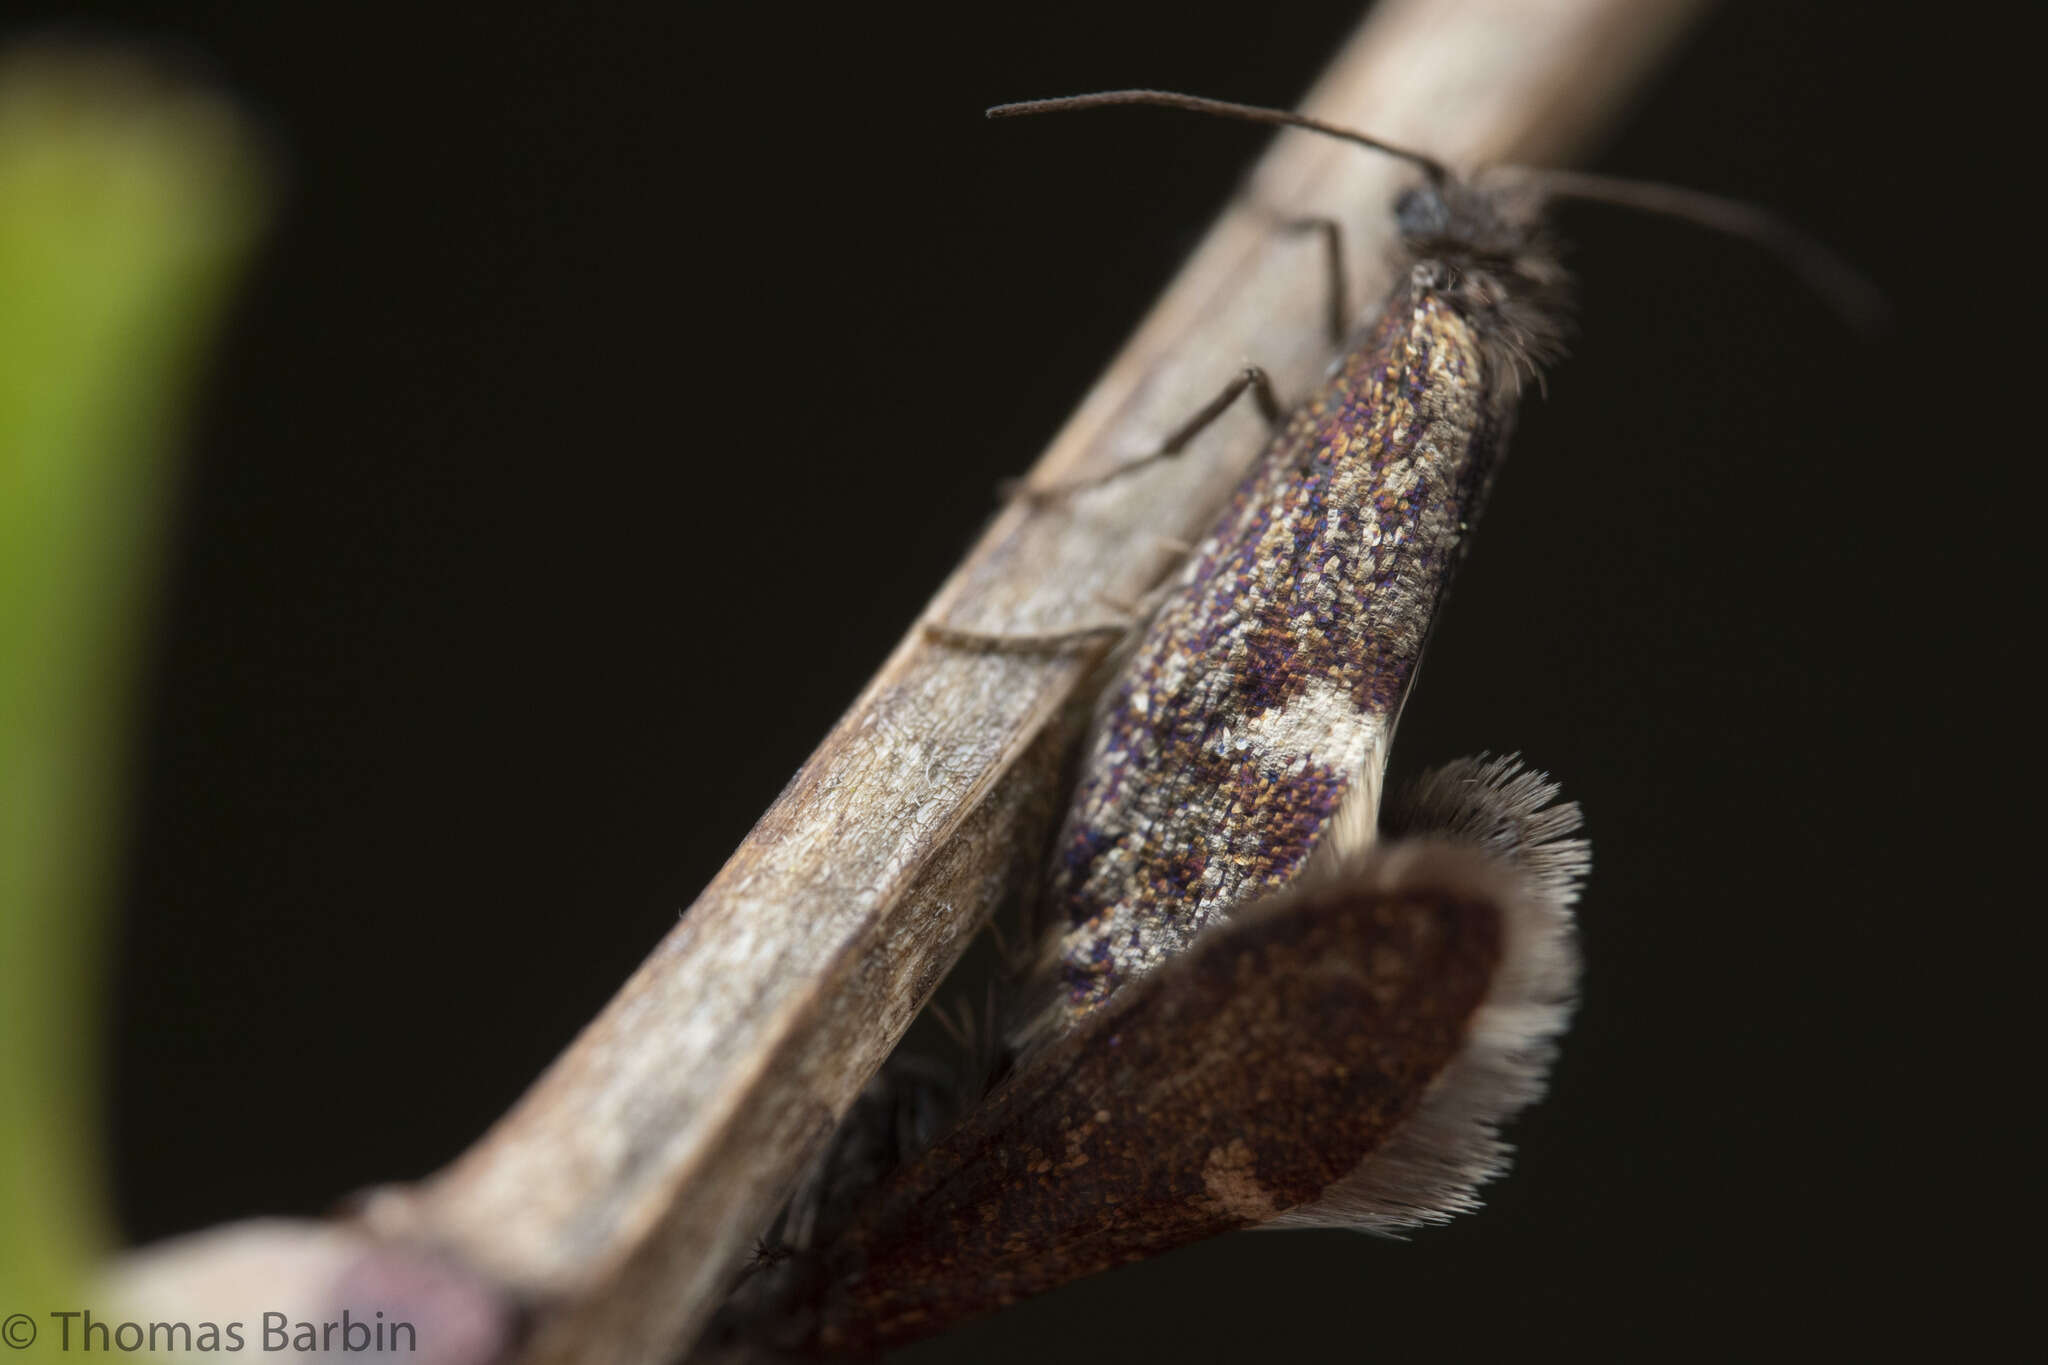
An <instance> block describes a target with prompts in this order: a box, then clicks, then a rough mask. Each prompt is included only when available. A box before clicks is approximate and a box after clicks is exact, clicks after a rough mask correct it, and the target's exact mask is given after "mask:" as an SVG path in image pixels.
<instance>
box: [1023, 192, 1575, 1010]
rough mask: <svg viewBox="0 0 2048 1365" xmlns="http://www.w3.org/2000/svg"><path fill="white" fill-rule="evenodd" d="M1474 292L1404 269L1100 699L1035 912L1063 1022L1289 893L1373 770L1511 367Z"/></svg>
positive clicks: (1466, 518) (1469, 505)
mask: <svg viewBox="0 0 2048 1365" xmlns="http://www.w3.org/2000/svg"><path fill="white" fill-rule="evenodd" d="M1526 230H1527V229H1526V228H1524V229H1523V231H1524V232H1526ZM1540 259H1547V258H1539V260H1540ZM1515 264H1519V262H1516V263H1515ZM1539 273H1545V272H1542V271H1540V270H1539ZM1546 282H1547V280H1546ZM1471 288H1472V278H1471V277H1470V276H1468V275H1466V274H1465V273H1464V272H1456V271H1453V270H1451V269H1449V268H1447V267H1446V266H1445V265H1444V264H1443V263H1442V262H1441V261H1439V260H1435V259H1425V260H1424V261H1423V263H1421V264H1419V265H1417V266H1415V267H1414V269H1413V271H1412V272H1411V275H1410V279H1409V281H1408V282H1407V284H1406V285H1405V286H1404V287H1402V288H1397V289H1396V290H1395V291H1393V294H1392V296H1391V298H1390V299H1389V300H1388V302H1387V305H1386V307H1385V308H1384V310H1383V311H1382V313H1381V314H1380V316H1379V318H1378V320H1377V321H1376V322H1374V323H1373V324H1372V325H1371V326H1370V327H1368V328H1367V329H1366V330H1365V331H1364V332H1363V333H1362V334H1361V335H1360V336H1359V337H1358V338H1357V339H1356V341H1355V342H1354V344H1353V345H1352V346H1351V348H1350V349H1349V350H1348V351H1347V352H1346V353H1345V354H1344V355H1343V356H1342V357H1341V358H1340V360H1339V361H1338V363H1337V364H1336V365H1335V366H1334V367H1333V370H1332V374H1331V378H1330V379H1329V381H1328V383H1327V384H1326V385H1325V387H1324V388H1323V389H1322V390H1321V391H1320V392H1319V393H1317V394H1316V395H1315V396H1314V397H1313V398H1312V399H1310V400H1309V401H1308V402H1307V403H1305V404H1304V405H1303V406H1302V407H1301V408H1300V409H1299V410H1297V411H1296V413H1295V414H1294V415H1293V417H1292V418H1291V420H1290V421H1289V423H1288V425H1287V427H1286V429H1285V430H1284V431H1283V432H1281V433H1280V434H1279V436H1277V437H1276V438H1275V439H1274V441H1273V442H1272V444H1271V445H1270V446H1268V447H1267V449H1266V451H1265V453H1264V455H1263V456H1261V458H1260V460H1259V463H1258V465H1257V466H1256V468H1254V470H1253V471H1252V473H1251V474H1250V475H1249V476H1248V477H1247V478H1246V479H1245V481H1244V482H1243V484H1242V485H1241V486H1240V487H1239V488H1238V490H1237V493H1236V495H1235V497H1234V499H1233V501H1232V503H1231V505H1230V507H1229V509H1228V510H1227V511H1226V512H1225V514H1224V516H1223V518H1222V520H1221V521H1220V522H1219V524H1218V525H1217V527H1216V529H1215V531H1214V532H1213V533H1212V534H1211V535H1210V536H1209V538H1208V539H1207V540H1206V541H1205V542H1204V543H1203V544H1202V545H1201V546H1200V548H1199V549H1198V550H1197V552H1196V553H1195V555H1194V556H1193V557H1192V560H1191V562H1190V563H1189V564H1188V566H1187V568H1186V570H1185V571H1184V572H1183V573H1182V575H1181V576H1180V579H1179V581H1178V584H1177V586H1176V587H1175V588H1174V589H1173V590H1172V592H1171V595H1170V596H1169V597H1168V598H1167V600H1166V601H1165V602H1164V603H1163V605H1162V606H1161V607H1160V609H1159V611H1158V614H1157V615H1156V617H1155V618H1154V619H1153V620H1152V622H1151V623H1150V625H1149V627H1148V628H1147V629H1146V631H1145V634H1144V636H1143V638H1142V639H1141V640H1140V641H1139V642H1138V644H1137V646H1136V648H1135V650H1134V652H1133V654H1132V656H1131V658H1130V660H1129V662H1128V663H1127V665H1126V666H1125V667H1124V669H1123V671H1122V673H1121V675H1120V676H1119V678H1118V679H1117V680H1116V682H1115V683H1113V684H1112V686H1111V688H1110V689H1109V691H1108V692H1107V693H1106V695H1105V698H1104V701H1103V704H1102V708H1101V710H1100V712H1099V713H1098V715H1097V718H1096V721H1095V727H1094V731H1093V734H1092V736H1091V738H1090V741H1089V746H1088V749H1087V752H1086V755H1085V757H1084V760H1083V766H1082V773H1081V776H1080V778H1079V781H1078V784H1077V786H1076V789H1075V794H1074V797H1073V800H1072V803H1071V805H1070V807H1069V811H1068V815H1067V819H1066V823H1065V826H1064V828H1063V830H1062V832H1061V835H1060V840H1059V843H1058V845H1057V847H1056V850H1055V853H1054V857H1053V863H1052V869H1051V877H1050V885H1049V900H1048V902H1047V905H1048V910H1049V912H1050V914H1049V916H1048V922H1049V923H1050V924H1053V925H1055V926H1058V927H1059V930H1058V931H1059V932H1060V938H1059V943H1058V958H1059V975H1060V980H1061V985H1062V987H1063V989H1064V1004H1065V1012H1066V1014H1067V1016H1068V1017H1069V1019H1070V1020H1071V1019H1074V1018H1078V1017H1079V1016H1081V1015H1083V1014H1085V1013H1087V1012H1088V1011H1090V1010H1092V1009H1093V1008H1094V1007H1095V1006H1097V1005H1099V1004H1101V1003H1102V1002H1103V1001H1104V1000H1106V999H1107V998H1108V997H1109V995H1110V994H1111V993H1112V992H1114V991H1115V990H1116V989H1117V987H1118V986H1119V985H1121V984H1122V983H1123V982H1124V981H1126V980H1128V979H1129V978H1131V977H1132V976H1135V975H1137V974H1139V973H1142V972H1144V971H1147V970H1149V969H1150V968H1152V967H1154V966H1156V965H1157V964H1158V963H1159V962H1161V961H1162V960H1164V959H1165V958H1167V957H1169V956H1171V955H1173V954H1175V953H1178V952H1180V951H1181V950H1182V949H1183V948H1184V947H1185V946H1186V945H1187V943H1188V941H1189V939H1190V938H1192V937H1193V935H1194V934H1195V933H1196V932H1197V931H1198V930H1199V929H1201V928H1202V926H1203V925H1205V924H1207V923H1209V922H1210V921H1211V920H1214V919H1216V918H1217V917H1219V916H1220V915H1222V914H1225V913H1227V912H1228V911H1230V910H1231V909H1233V908H1234V907H1236V906H1239V905H1242V904H1245V903H1246V902H1248V901H1250V900H1253V899H1256V898H1258V897H1259V896H1261V895H1263V894H1265V893H1267V892H1268V891H1270V890H1272V889H1275V888H1278V887H1280V886H1282V885H1285V884H1287V883H1288V882H1290V881H1292V880H1293V879H1294V878H1295V877H1296V875H1297V874H1298V873H1299V872H1300V871H1301V869H1302V867H1303V864H1304V863H1305V862H1306V861H1307V859H1308V857H1309V855H1310V853H1311V851H1312V850H1313V849H1314V847H1315V845H1316V843H1317V841H1318V839H1319V838H1320V837H1321V836H1322V834H1323V833H1324V832H1325V830H1326V829H1327V828H1328V827H1329V825H1330V823H1331V820H1332V819H1333V817H1334V816H1335V815H1336V813H1337V810H1338V808H1339V806H1340V805H1341V804H1342V803H1343V802H1344V800H1345V799H1346V797H1347V796H1348V795H1350V794H1351V793H1352V790H1353V787H1354V785H1355V784H1356V783H1358V782H1359V781H1360V780H1361V779H1364V778H1367V777H1369V776H1370V777H1376V775H1377V773H1378V772H1379V770H1380V766H1381V764H1382V762H1383V758H1384V754H1385V750H1386V746H1387V744H1388V742H1389V740H1390V738H1391V736H1392V732H1393V728H1394V723H1395V721H1396V720H1397V719H1398V715H1399V711H1400V708H1401V703H1402V701H1403V699H1404V697H1405V696H1406V693H1407V689H1408V684H1409V681H1410V680H1411V678H1412V677H1413V676H1414V670H1415V666H1416V663H1417V661H1418V659H1419V658H1420V655H1421V652H1422V646H1423V643H1424V641H1425V639H1426V637H1427V635H1428V633H1429V627H1430V622H1431V619H1432V618H1433V617H1434V615H1435V612H1436V609H1437V604H1438V601H1439V599H1440V597H1441V595H1442V593H1443V589H1444V587H1445V585H1446V583H1447V582H1448V580H1449V577H1450V572H1451V569H1452V568H1453V567H1454V565H1455V563H1456V561H1457V559H1458V557H1459V554H1460V551H1461V549H1462V546H1463V543H1464V539H1465V534H1466V530H1467V527H1468V526H1469V524H1470V522H1471V521H1472V519H1473V518H1474V517H1476V515H1477V513H1478V509H1479V504H1480V502H1481V501H1482V500H1483V499H1484V497H1485V494H1486V491H1487V488H1488V485H1489V484H1490V483H1491V481H1492V474H1493V470H1494V467H1495V463H1496V460H1497V457H1498V455H1499V452H1500V450H1501V447H1502V444H1503V442H1504V440H1505V438H1506V435H1507V432H1508V428H1509V426H1510V425H1511V422H1512V418H1513V412H1514V404H1515V398H1516V389H1517V387H1518V384H1517V380H1518V378H1519V374H1518V373H1517V371H1518V370H1519V368H1520V365H1521V364H1522V363H1523V362H1525V361H1526V360H1527V358H1528V357H1527V356H1526V355H1525V354H1523V351H1522V349H1521V348H1520V347H1515V346H1506V347H1504V346H1503V345H1501V343H1500V341H1499V338H1498V336H1497V335H1487V334H1486V332H1485V325H1486V323H1487V322H1489V321H1494V322H1497V319H1484V320H1482V319H1481V318H1478V317H1475V316H1474V313H1475V300H1474V299H1473V298H1472V297H1471V295H1470V291H1471ZM1490 302H1491V301H1490V300H1489V299H1481V300H1478V303H1479V304H1480V305H1486V304H1488V303H1490ZM1487 311H1491V309H1490V308H1489V309H1488V310H1487Z"/></svg>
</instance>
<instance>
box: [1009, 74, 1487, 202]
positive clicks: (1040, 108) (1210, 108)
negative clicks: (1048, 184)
mask: <svg viewBox="0 0 2048 1365" xmlns="http://www.w3.org/2000/svg"><path fill="white" fill-rule="evenodd" d="M1117 104H1151V105H1157V106H1159V107H1160V108H1164V109H1188V110H1192V111H1194V112H1195V113H1197V114H1215V115H1217V116H1218V117H1220V118H1234V119H1243V120H1244V121H1245V122H1247V123H1273V124H1279V125H1280V126H1282V127H1286V128H1306V129H1308V130H1309V131H1310V132H1312V133H1321V134H1323V135H1324V136H1325V137H1334V138H1336V139H1338V140H1339V141H1342V142H1353V143H1356V144H1358V145H1359V146H1361V147H1369V148H1371V149H1372V150H1373V151H1376V152H1385V153H1386V154H1387V155H1388V156H1393V157H1399V158H1400V159H1401V160H1403V161H1406V162H1409V163H1411V164H1413V165H1416V166H1420V167H1421V168H1422V172H1423V174H1425V175H1427V176H1428V177H1429V180H1430V183H1431V184H1433V185H1442V184H1444V183H1445V182H1446V181H1448V180H1449V179H1450V178H1451V173H1450V170H1449V168H1447V167H1446V166H1445V165H1444V164H1443V162H1441V161H1438V160H1437V159H1436V158H1435V157H1433V156H1426V155H1424V154H1423V153H1421V152H1416V151H1410V150H1409V149H1408V148H1406V147H1396V146H1395V145H1394V144H1392V143H1391V142H1382V141H1380V140H1379V139H1378V138H1376V137H1368V136H1367V135H1366V134H1364V133H1361V132H1358V131H1356V130H1354V129H1351V128H1345V127H1342V126H1340V125H1338V124H1335V123H1325V122H1323V121H1322V120H1321V119H1319V118H1311V117H1309V116H1308V115H1307V114H1297V113H1295V112H1294V111H1293V110H1291V109H1268V108H1265V107H1264V106H1262V105H1257V104H1234V103H1232V102H1231V101H1229V100H1212V99H1205V98H1203V97H1202V96H1200V95H1183V94H1180V93H1178V92H1176V91H1172V90H1102V91H1098V92H1097V93H1095V94H1092V95H1065V96H1062V97H1060V98H1057V99H1049V100H1019V101H1017V102H1016V103H1014V104H998V105H997V106H995V107H994V108H993V109H990V110H989V111H988V116H989V117H990V118H1014V117H1015V116H1017V115H1019V114H1064V113H1070V112H1072V111H1074V110H1077V109H1106V108H1108V107H1109V106H1111V105H1117Z"/></svg>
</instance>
